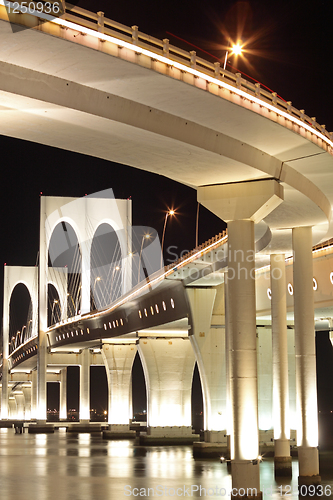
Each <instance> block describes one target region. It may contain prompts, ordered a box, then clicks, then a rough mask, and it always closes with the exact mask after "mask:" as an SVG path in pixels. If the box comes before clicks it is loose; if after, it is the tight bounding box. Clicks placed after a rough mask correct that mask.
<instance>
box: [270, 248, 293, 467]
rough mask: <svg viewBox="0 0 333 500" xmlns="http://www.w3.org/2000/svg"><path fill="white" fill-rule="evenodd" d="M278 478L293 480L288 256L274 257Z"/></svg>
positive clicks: (274, 373) (274, 393) (273, 352)
mask: <svg viewBox="0 0 333 500" xmlns="http://www.w3.org/2000/svg"><path fill="white" fill-rule="evenodd" d="M270 264H271V268H270V275H271V293H272V299H271V300H272V303H271V305H272V354H273V421H274V472H275V476H291V475H292V467H291V456H290V422H289V382H288V339H287V299H286V270H285V255H284V254H272V255H271V256H270Z"/></svg>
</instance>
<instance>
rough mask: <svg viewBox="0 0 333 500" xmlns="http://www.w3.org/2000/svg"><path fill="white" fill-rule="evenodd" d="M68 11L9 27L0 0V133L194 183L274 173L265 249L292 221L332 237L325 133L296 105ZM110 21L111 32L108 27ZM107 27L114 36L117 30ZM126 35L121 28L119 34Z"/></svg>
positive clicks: (330, 162)
mask: <svg viewBox="0 0 333 500" xmlns="http://www.w3.org/2000/svg"><path fill="white" fill-rule="evenodd" d="M73 12H74V13H76V14H78V15H80V17H78V16H74V15H73V14H67V15H66V16H65V17H64V18H63V19H54V20H53V21H51V22H47V23H43V24H40V23H39V21H38V19H37V18H36V17H35V16H32V15H29V14H21V15H19V16H18V18H17V19H18V22H19V23H21V24H23V25H26V26H34V27H33V28H32V29H27V30H24V31H22V32H20V33H16V34H13V33H12V30H11V27H10V24H9V23H8V21H6V19H7V13H6V10H5V8H4V7H3V6H1V5H0V19H1V21H0V43H1V51H0V95H1V110H0V113H1V128H0V133H1V134H3V135H8V136H12V137H17V138H21V139H25V140H29V141H34V142H38V143H41V144H46V145H50V146H54V147H59V148H63V149H67V150H72V151H76V152H79V153H83V154H87V155H91V156H95V157H99V158H104V159H107V160H110V161H115V162H119V163H123V164H126V165H130V166H133V167H136V168H141V169H144V170H148V171H150V172H154V173H157V174H161V175H164V176H167V177H170V178H172V179H174V180H177V181H179V182H181V183H184V184H187V185H189V186H192V187H194V188H198V187H202V186H207V185H215V184H228V183H235V182H247V181H253V180H258V179H275V180H277V181H278V182H279V183H281V184H282V185H283V187H284V202H283V203H282V204H281V205H280V206H278V207H277V208H276V209H275V210H273V211H272V212H271V213H270V214H269V215H268V216H266V217H265V219H264V220H265V222H266V223H267V224H268V225H269V227H270V228H271V230H272V233H273V239H272V241H271V244H270V247H269V250H268V253H269V252H274V251H277V250H278V251H288V250H290V249H291V237H290V234H291V231H290V230H289V229H290V228H292V227H297V226H302V225H307V226H313V239H314V243H317V242H318V241H320V240H322V239H324V238H325V237H330V236H331V235H332V228H331V225H330V220H331V205H332V201H333V188H332V186H333V182H332V173H331V171H332V166H333V158H332V146H333V143H332V136H331V134H329V133H327V132H326V130H325V127H324V126H320V125H318V124H317V123H316V122H315V121H314V119H311V118H309V117H307V116H306V115H305V114H304V112H302V111H298V110H296V109H295V108H293V107H292V105H291V103H286V102H285V101H282V100H281V99H278V98H277V96H276V94H270V93H268V92H266V91H263V90H262V89H260V86H258V85H257V86H254V85H252V84H250V83H249V82H246V81H245V80H243V79H242V78H241V77H240V75H237V76H235V75H232V74H231V73H228V72H223V71H221V69H220V68H219V67H218V66H216V65H215V66H214V65H212V64H210V63H207V62H205V61H202V60H201V59H198V58H196V56H195V54H194V53H190V54H188V53H186V52H184V51H181V50H180V49H176V48H171V47H169V46H168V44H167V43H166V41H164V43H163V42H159V41H158V40H156V39H154V38H152V37H149V36H147V35H143V34H140V33H138V32H137V30H136V29H135V27H134V29H132V30H131V29H129V28H126V27H124V26H121V25H119V24H117V23H115V22H113V21H109V20H104V24H103V26H102V27H101V26H100V28H99V31H98V29H97V28H98V26H97V23H96V24H95V23H94V22H92V21H90V20H89V21H87V18H90V19H96V21H97V20H98V16H96V15H94V14H92V13H88V12H87V11H83V10H82V9H78V8H75V9H74V10H73ZM115 28H116V29H117V31H115ZM117 33H118V35H117ZM130 34H132V36H129V35H130Z"/></svg>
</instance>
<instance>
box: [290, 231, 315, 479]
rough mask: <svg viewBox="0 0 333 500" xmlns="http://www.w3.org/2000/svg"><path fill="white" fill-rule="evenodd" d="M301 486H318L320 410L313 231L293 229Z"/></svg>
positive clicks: (298, 439) (298, 442) (298, 440)
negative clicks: (315, 322)
mask: <svg viewBox="0 0 333 500" xmlns="http://www.w3.org/2000/svg"><path fill="white" fill-rule="evenodd" d="M292 236H293V251H294V266H293V273H294V317H295V347H296V388H297V420H298V428H297V445H298V461H299V478H298V482H299V484H318V483H319V482H320V480H321V479H320V476H319V458H318V448H317V446H318V409H317V379H316V349H315V328H314V305H313V263H312V229H311V228H310V227H297V228H294V229H293V233H292Z"/></svg>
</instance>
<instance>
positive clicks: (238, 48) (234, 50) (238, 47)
mask: <svg viewBox="0 0 333 500" xmlns="http://www.w3.org/2000/svg"><path fill="white" fill-rule="evenodd" d="M229 43H230V42H229ZM230 48H231V54H232V55H235V56H240V55H241V54H242V51H243V45H242V41H241V40H238V42H237V43H236V44H234V45H232V47H230ZM228 55H229V48H228V49H227V51H226V53H225V57H224V64H223V69H226V67H227V60H228Z"/></svg>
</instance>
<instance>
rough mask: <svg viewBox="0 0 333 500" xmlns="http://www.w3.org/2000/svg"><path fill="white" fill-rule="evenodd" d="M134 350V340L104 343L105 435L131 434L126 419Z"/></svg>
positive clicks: (129, 416) (128, 411)
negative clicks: (106, 394)
mask: <svg viewBox="0 0 333 500" xmlns="http://www.w3.org/2000/svg"><path fill="white" fill-rule="evenodd" d="M136 352H137V347H136V341H134V342H131V343H126V344H125V343H123V344H120V343H116V342H115V343H107V344H104V345H103V348H102V356H103V360H104V364H105V370H106V376H107V380H108V423H109V430H108V431H105V432H104V433H103V437H104V438H106V439H120V438H123V439H124V438H126V439H129V438H135V435H136V433H135V431H131V430H130V427H129V420H130V418H132V413H131V409H132V401H131V399H132V391H131V388H132V387H131V386H132V366H133V362H134V358H135V355H136Z"/></svg>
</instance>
